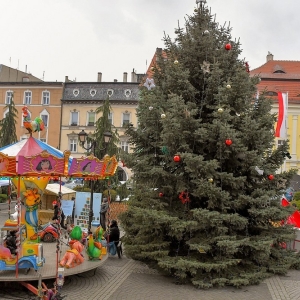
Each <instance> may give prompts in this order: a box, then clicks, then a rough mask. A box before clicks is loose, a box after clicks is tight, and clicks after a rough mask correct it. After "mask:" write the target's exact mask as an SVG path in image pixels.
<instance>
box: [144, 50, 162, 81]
mask: <svg viewBox="0 0 300 300" xmlns="http://www.w3.org/2000/svg"><path fill="white" fill-rule="evenodd" d="M160 55H162V57H163V58H167V53H166V52H165V51H163V50H162V49H161V48H156V51H155V53H154V56H153V58H152V60H151V62H150V65H149V68H148V70H147V72H146V74H147V78H152V77H153V71H152V67H154V66H155V64H156V61H157V60H158V58H159V56H160Z"/></svg>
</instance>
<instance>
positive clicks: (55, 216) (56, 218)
mask: <svg viewBox="0 0 300 300" xmlns="http://www.w3.org/2000/svg"><path fill="white" fill-rule="evenodd" d="M52 204H53V206H54V216H53V218H52V220H53V221H58V212H59V207H58V204H57V201H53V202H52ZM60 226H61V227H62V228H63V229H67V227H66V226H65V214H64V212H63V210H61V214H60Z"/></svg>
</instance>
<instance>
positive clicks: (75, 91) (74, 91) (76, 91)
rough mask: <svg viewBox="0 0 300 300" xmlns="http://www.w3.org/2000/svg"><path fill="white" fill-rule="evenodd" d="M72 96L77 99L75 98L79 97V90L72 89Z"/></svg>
mask: <svg viewBox="0 0 300 300" xmlns="http://www.w3.org/2000/svg"><path fill="white" fill-rule="evenodd" d="M73 95H74V96H75V97H77V96H78V95H79V90H78V89H74V90H73Z"/></svg>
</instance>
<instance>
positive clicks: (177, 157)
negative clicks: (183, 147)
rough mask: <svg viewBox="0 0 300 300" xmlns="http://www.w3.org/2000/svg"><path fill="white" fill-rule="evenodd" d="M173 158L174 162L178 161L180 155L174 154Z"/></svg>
mask: <svg viewBox="0 0 300 300" xmlns="http://www.w3.org/2000/svg"><path fill="white" fill-rule="evenodd" d="M173 160H174V161H175V162H180V160H181V157H180V156H179V155H174V157H173Z"/></svg>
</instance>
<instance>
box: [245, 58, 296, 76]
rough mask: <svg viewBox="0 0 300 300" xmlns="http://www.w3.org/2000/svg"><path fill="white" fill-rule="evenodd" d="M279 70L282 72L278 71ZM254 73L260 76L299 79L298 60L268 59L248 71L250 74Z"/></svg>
mask: <svg viewBox="0 0 300 300" xmlns="http://www.w3.org/2000/svg"><path fill="white" fill-rule="evenodd" d="M280 71H282V72H283V73H278V72H280ZM274 72H277V73H274ZM254 75H259V76H260V77H261V78H273V79H300V61H292V60H269V61H268V62H266V63H265V64H264V65H262V66H260V67H258V68H256V69H254V70H252V71H250V76H254Z"/></svg>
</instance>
